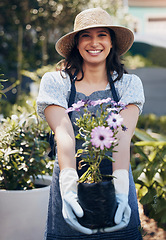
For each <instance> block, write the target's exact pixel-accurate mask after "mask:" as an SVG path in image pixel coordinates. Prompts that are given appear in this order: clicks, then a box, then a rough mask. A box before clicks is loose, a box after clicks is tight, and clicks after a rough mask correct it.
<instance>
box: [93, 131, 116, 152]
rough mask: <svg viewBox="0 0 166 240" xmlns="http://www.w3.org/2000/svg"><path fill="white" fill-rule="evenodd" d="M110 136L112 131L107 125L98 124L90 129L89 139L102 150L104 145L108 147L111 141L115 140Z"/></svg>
mask: <svg viewBox="0 0 166 240" xmlns="http://www.w3.org/2000/svg"><path fill="white" fill-rule="evenodd" d="M112 136H113V132H112V131H111V129H110V128H109V127H106V128H105V127H104V126H98V127H95V128H94V129H92V132H91V140H90V141H91V143H92V145H93V146H95V147H96V148H98V147H100V149H101V150H104V147H106V148H110V147H111V145H112V142H114V141H115V138H113V137H112Z"/></svg>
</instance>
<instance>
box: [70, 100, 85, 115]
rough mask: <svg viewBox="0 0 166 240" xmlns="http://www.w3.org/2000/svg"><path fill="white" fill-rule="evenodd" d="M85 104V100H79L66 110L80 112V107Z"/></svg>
mask: <svg viewBox="0 0 166 240" xmlns="http://www.w3.org/2000/svg"><path fill="white" fill-rule="evenodd" d="M84 105H85V101H83V100H81V101H78V102H77V103H73V104H72V107H70V108H68V109H67V110H66V112H67V113H69V112H73V111H77V112H79V111H80V108H82V107H84Z"/></svg>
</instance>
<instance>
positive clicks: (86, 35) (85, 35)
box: [81, 34, 89, 37]
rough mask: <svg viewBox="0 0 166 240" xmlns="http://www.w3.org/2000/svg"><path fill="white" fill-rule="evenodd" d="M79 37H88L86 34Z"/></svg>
mask: <svg viewBox="0 0 166 240" xmlns="http://www.w3.org/2000/svg"><path fill="white" fill-rule="evenodd" d="M81 37H89V35H88V34H83V35H82V36H81Z"/></svg>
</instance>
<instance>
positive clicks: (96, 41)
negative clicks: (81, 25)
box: [91, 37, 98, 46]
mask: <svg viewBox="0 0 166 240" xmlns="http://www.w3.org/2000/svg"><path fill="white" fill-rule="evenodd" d="M91 45H92V46H97V45H98V39H97V37H92V38H91Z"/></svg>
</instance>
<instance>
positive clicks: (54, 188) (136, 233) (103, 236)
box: [44, 75, 142, 240]
mask: <svg viewBox="0 0 166 240" xmlns="http://www.w3.org/2000/svg"><path fill="white" fill-rule="evenodd" d="M75 80H76V77H75V76H74V78H73V81H72V85H71V90H70V92H69V94H68V96H69V99H68V102H69V106H71V105H72V104H73V103H74V102H77V101H80V100H93V101H94V100H98V99H102V98H108V97H111V98H112V99H114V101H116V102H118V96H117V93H116V90H115V87H114V83H113V80H112V77H111V75H110V79H109V80H110V86H111V91H110V89H108V90H102V91H96V92H93V93H92V94H91V95H90V96H86V95H84V94H83V93H79V92H76V89H75ZM97 109H98V106H91V107H90V111H92V112H96V110H97ZM80 113H81V114H83V112H79V113H78V112H76V111H75V112H72V114H71V113H70V115H69V117H70V119H71V122H72V124H73V123H74V121H75V118H78V117H79V116H80ZM73 129H74V133H75V135H76V134H77V131H78V129H77V127H76V126H75V125H74V124H73ZM81 146H82V142H81V141H80V140H76V150H77V149H78V148H81ZM77 164H78V163H77ZM77 171H78V175H79V176H80V175H81V174H82V172H80V170H77ZM59 172H60V169H59V164H58V158H57V156H56V158H55V164H54V171H53V176H52V184H51V188H50V198H49V206H48V218H47V224H46V232H45V236H44V240H55V239H56V240H62V239H70V240H80V239H82V240H84V239H89V240H95V239H100V240H107V239H108V240H126V239H128V240H141V239H142V237H141V233H140V230H139V228H140V219H139V214H138V205H137V196H136V191H135V184H134V181H133V176H132V172H131V166H130V169H129V205H130V207H131V218H130V222H129V224H128V226H127V227H125V228H123V229H122V230H119V231H116V232H112V233H100V232H98V233H96V234H92V235H86V234H83V233H80V232H78V231H76V230H73V229H72V228H71V227H70V226H69V225H68V224H67V223H66V222H65V220H64V219H63V216H62V200H61V195H60V190H59ZM101 172H102V174H112V163H111V162H110V161H109V160H104V161H102V164H101Z"/></svg>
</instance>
